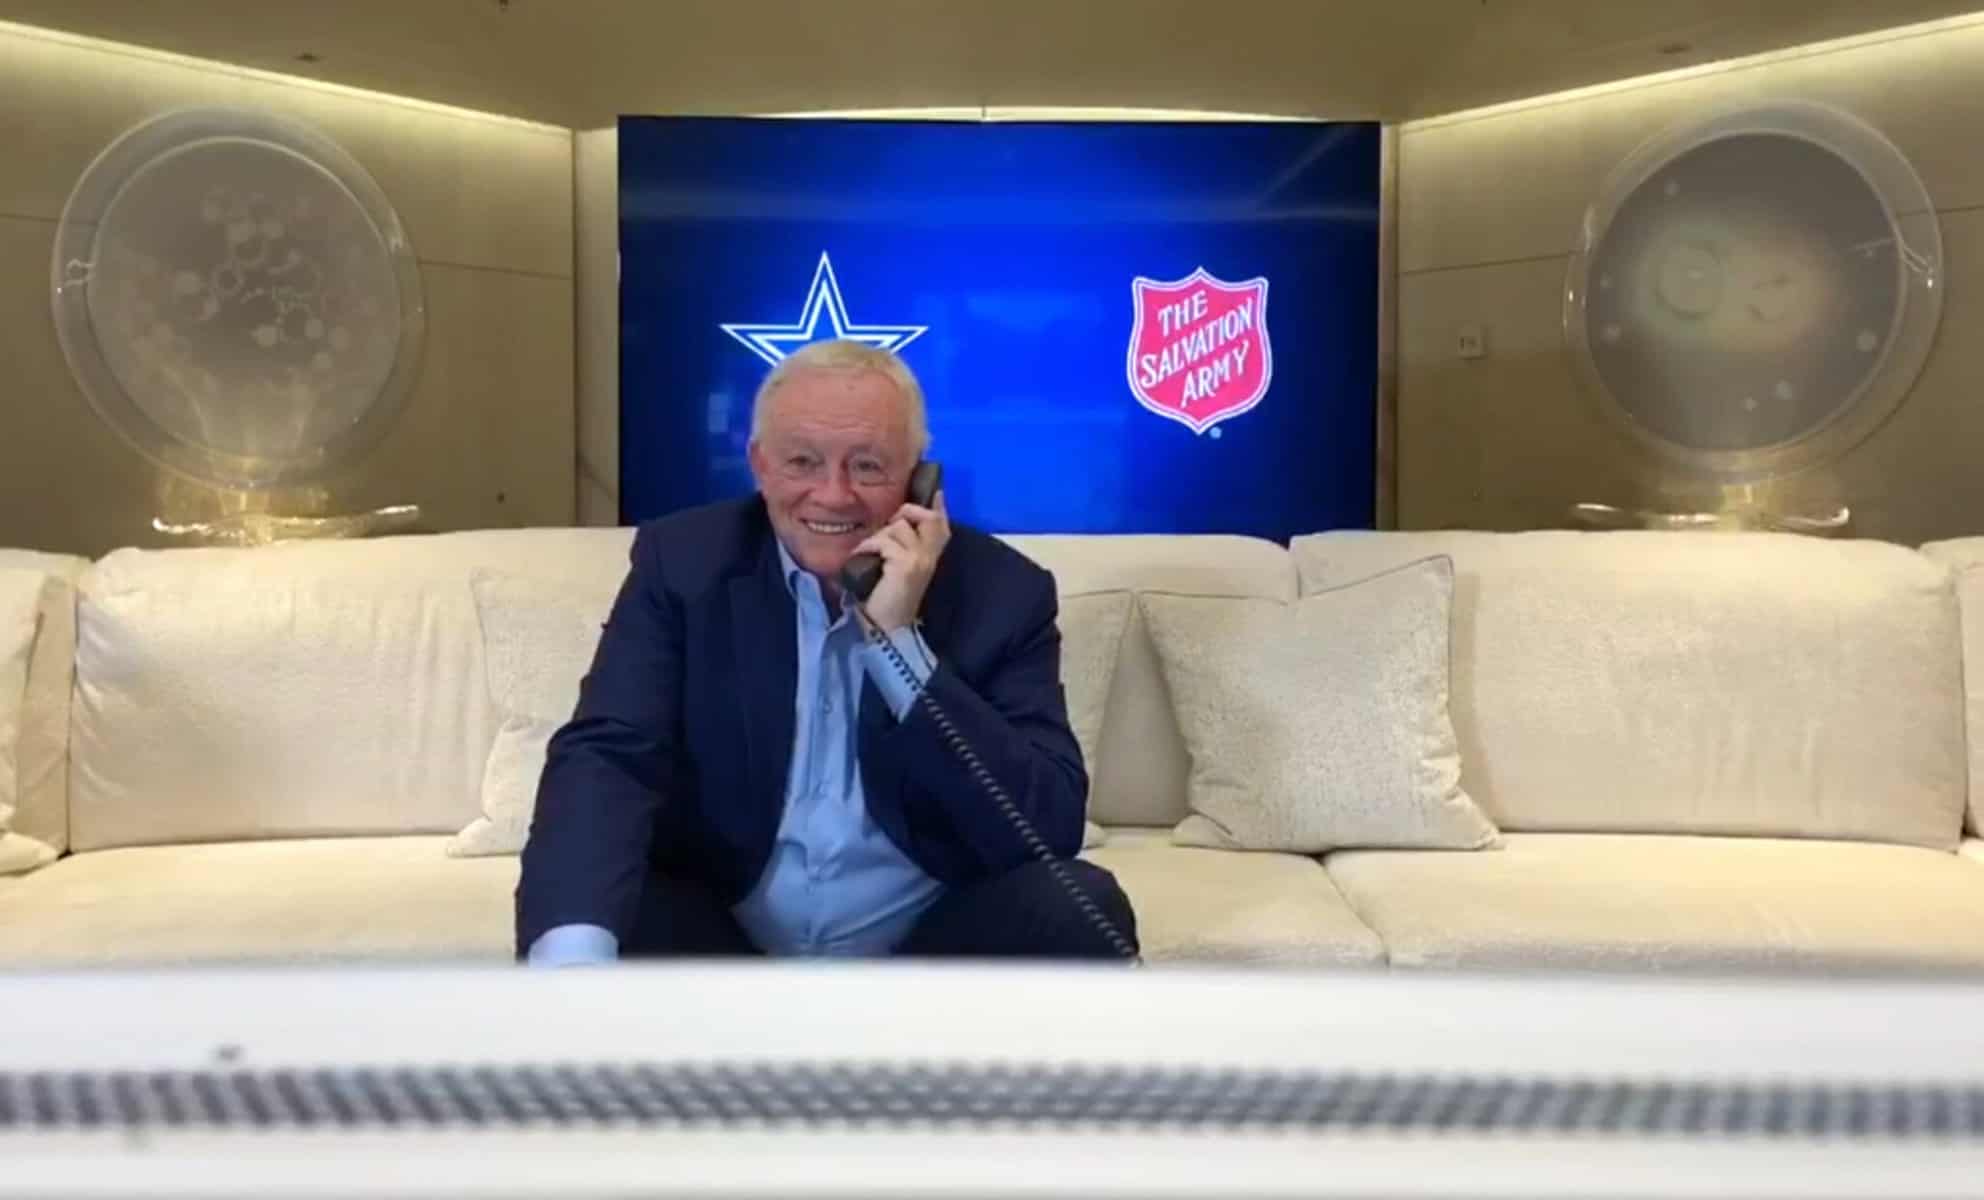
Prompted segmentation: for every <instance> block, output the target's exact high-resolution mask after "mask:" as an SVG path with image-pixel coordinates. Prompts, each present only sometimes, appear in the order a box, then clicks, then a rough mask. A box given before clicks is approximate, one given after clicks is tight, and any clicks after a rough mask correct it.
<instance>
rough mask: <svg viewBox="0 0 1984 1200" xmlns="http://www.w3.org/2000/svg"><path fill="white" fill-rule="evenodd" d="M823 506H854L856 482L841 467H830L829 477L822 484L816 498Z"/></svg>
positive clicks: (828, 469) (828, 470)
mask: <svg viewBox="0 0 1984 1200" xmlns="http://www.w3.org/2000/svg"><path fill="white" fill-rule="evenodd" d="M816 499H818V500H819V501H820V502H821V503H823V504H852V503H854V502H855V500H856V496H855V494H854V481H853V480H852V479H850V478H848V475H847V472H846V471H845V470H844V469H842V468H840V467H828V468H827V477H826V479H825V480H823V481H822V482H821V483H820V487H819V494H818V496H817V497H816Z"/></svg>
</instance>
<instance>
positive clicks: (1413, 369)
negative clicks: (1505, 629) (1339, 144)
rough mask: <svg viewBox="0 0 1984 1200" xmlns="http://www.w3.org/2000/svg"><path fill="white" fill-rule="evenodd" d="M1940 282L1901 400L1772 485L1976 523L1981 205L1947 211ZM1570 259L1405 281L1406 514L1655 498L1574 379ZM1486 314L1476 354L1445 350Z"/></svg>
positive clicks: (1808, 499) (1920, 524)
mask: <svg viewBox="0 0 1984 1200" xmlns="http://www.w3.org/2000/svg"><path fill="white" fill-rule="evenodd" d="M1942 220H1943V237H1944V250H1945V260H1946V266H1947V269H1948V277H1949V292H1948V295H1947V298H1946V300H1945V305H1944V309H1943V323H1942V326H1941V329H1940V332H1939V336H1938V338H1937V342H1936V346H1935V349H1934V351H1933V352H1932V353H1931V355H1930V358H1929V362H1928V365H1927V367H1926V368H1925V369H1924V371H1923V373H1922V376H1921V378H1920V379H1919V381H1918V382H1917V384H1916V386H1915V389H1914V390H1913V392H1911V394H1910V395H1909V397H1908V399H1907V401H1906V402H1905V403H1904V404H1903V405H1902V406H1901V408H1900V409H1899V410H1898V411H1897V412H1896V414H1895V415H1894V416H1893V417H1892V418H1891V419H1890V420H1889V421H1888V422H1887V423H1886V424H1885V425H1883V426H1882V427H1881V429H1880V430H1879V431H1877V432H1876V433H1875V434H1874V435H1873V436H1872V437H1871V438H1869V439H1868V440H1867V441H1866V442H1864V443H1862V444H1861V445H1860V447H1859V448H1857V449H1856V450H1854V451H1853V452H1852V453H1851V454H1849V455H1848V456H1847V457H1846V458H1845V459H1843V460H1842V461H1841V462H1840V464H1839V465H1838V468H1837V469H1835V470H1824V471H1820V470H1814V471H1808V472H1805V473H1804V474H1801V475H1799V476H1796V477H1793V478H1791V479H1787V480H1784V481H1781V482H1780V483H1778V484H1776V485H1774V487H1773V489H1772V494H1773V495H1774V496H1775V497H1777V498H1778V499H1779V501H1780V502H1781V503H1782V504H1783V505H1785V506H1786V507H1788V508H1791V509H1793V510H1796V511H1807V512H1819V511H1823V510H1824V509H1826V508H1828V507H1829V506H1831V505H1833V504H1837V503H1844V504H1846V505H1847V506H1848V507H1849V508H1851V509H1852V510H1853V513H1854V522H1853V526H1852V532H1854V533H1856V534H1858V535H1861V536H1866V537H1878V538H1883V539H1887V540H1891V541H1900V542H1907V543H1915V542H1921V541H1926V540H1929V539H1932V538H1944V537H1957V536H1963V535H1968V534H1976V533H1984V403H1980V402H1979V396H1980V394H1981V393H1984V383H1981V382H1980V381H1984V339H1980V338H1978V337H1975V336H1970V335H1969V332H1968V331H1972V330H1977V329H1984V210H1973V211H1969V212H1963V213H1953V214H1946V215H1945V216H1944V217H1943V219H1942ZM1566 266H1567V260H1566V259H1565V258H1562V257H1558V258H1550V259H1542V260H1537V261H1531V262H1520V263H1509V264H1498V265H1492V266H1482V267H1470V268H1464V269H1458V270H1450V271H1431V272H1424V273H1421V274H1417V275H1409V276H1407V277H1405V278H1404V279H1403V280H1401V281H1400V289H1399V314H1400V316H1399V357H1400V363H1399V380H1400V395H1399V493H1400V512H1399V517H1400V524H1401V526H1402V527H1403V528H1407V529H1437V528H1448V527H1454V528H1479V529H1525V528H1534V527H1539V526H1545V527H1548V526H1563V525H1567V524H1569V523H1570V521H1569V518H1568V514H1569V509H1570V506H1571V505H1573V504H1575V503H1578V502H1580V501H1599V502H1603V503H1617V504H1631V503H1647V502H1653V498H1652V497H1651V496H1649V495H1648V493H1647V492H1646V490H1645V489H1644V488H1643V487H1642V486H1641V485H1639V484H1637V483H1636V482H1635V481H1634V479H1633V478H1632V476H1631V474H1630V471H1629V467H1630V464H1631V463H1632V462H1633V461H1635V452H1634V450H1633V447H1632V446H1631V444H1630V443H1629V441H1628V440H1627V439H1626V438H1625V437H1624V436H1623V435H1622V434H1621V433H1619V432H1617V431H1616V430H1615V429H1614V428H1613V426H1612V424H1611V423H1610V421H1609V420H1607V419H1606V417H1605V415H1604V412H1603V410H1602V409H1601V408H1600V407H1599V406H1598V404H1597V403H1596V402H1595V401H1594V400H1593V399H1592V398H1590V397H1588V396H1587V395H1586V394H1585V393H1584V392H1583V391H1582V390H1581V389H1580V388H1579V386H1578V384H1577V381H1576V379H1575V378H1574V376H1573V374H1572V371H1571V367H1570V361H1571V360H1570V357H1569V355H1568V353H1567V352H1566V351H1565V349H1564V343H1563V335H1562V315H1561V314H1562V307H1561V306H1562V289H1563V282H1564V272H1565V269H1566ZM1470 324H1471V325H1478V326H1480V327H1481V328H1482V329H1483V330H1484V332H1485V334H1486V337H1487V343H1488V355H1487V357H1485V358H1480V359H1473V360H1463V359H1461V358H1460V357H1459V356H1458V354H1457V353H1456V352H1455V343H1456V340H1457V338H1458V336H1459V329H1460V327H1461V326H1463V325H1470Z"/></svg>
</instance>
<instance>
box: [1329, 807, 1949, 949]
mask: <svg viewBox="0 0 1984 1200" xmlns="http://www.w3.org/2000/svg"><path fill="white" fill-rule="evenodd" d="M1503 836H1504V845H1503V848H1502V850H1501V851H1500V852H1499V853H1496V854H1415V853H1402V852H1396V851H1382V850H1346V851H1342V852H1340V853H1337V854H1332V855H1330V856H1329V857H1328V858H1327V859H1326V860H1325V865H1326V866H1327V867H1328V868H1329V874H1330V878H1331V879H1332V880H1334V881H1335V882H1336V884H1337V886H1338V887H1339V888H1341V889H1342V890H1343V894H1344V896H1345V897H1346V898H1348V900H1349V901H1350V905H1351V907H1352V909H1354V910H1355V911H1356V912H1357V914H1358V915H1359V916H1360V917H1362V918H1363V919H1364V920H1365V921H1366V922H1367V923H1369V924H1370V925H1371V927H1372V928H1374V929H1376V930H1377V931H1378V934H1379V936H1381V937H1382V938H1383V939H1384V942H1385V946H1386V949H1387V950H1388V951H1389V952H1390V956H1391V962H1392V964H1393V965H1394V966H1400V967H1468V968H1480V969H1488V970H1495V969H1504V968H1532V967H1535V968H1550V969H1556V970H1583V969H1601V970H1613V969H1634V970H1647V969H1683V970H1702V971H1715V970H1735V969H1758V968H1822V969H1824V970H1827V971H1875V970H1895V969H1920V970H1945V969H1947V970H1965V971H1975V970H1977V969H1979V968H1984V866H1980V864H1979V863H1977V862H1974V861H1971V860H1970V859H1967V858H1964V857H1961V856H1959V855H1956V854H1952V853H1949V852H1948V851H1940V850H1928V849H1923V848H1921V847H1915V846H1892V845H1876V844H1869V843H1857V842H1827V841H1819V840H1801V839H1780V838H1721V837H1663V836H1654V835H1616V834H1549V833H1532V834H1517V833H1510V834H1505V835H1503Z"/></svg>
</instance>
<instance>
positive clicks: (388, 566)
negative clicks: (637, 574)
mask: <svg viewBox="0 0 1984 1200" xmlns="http://www.w3.org/2000/svg"><path fill="white" fill-rule="evenodd" d="M631 540H632V531H631V530H626V529H541V530H496V531H480V532H473V533H454V534H439V535H431V536H416V537H396V538H383V539H378V540H365V541H348V542H346V541H336V542H333V541H324V542H293V543H287V544H282V545H276V546H269V547H261V548H255V549H187V550H162V551H141V550H120V551H117V552H115V553H112V554H111V555H109V556H107V557H106V558H104V559H103V560H102V561H101V562H99V563H98V564H97V566H96V567H95V568H94V569H93V570H92V571H91V572H90V573H89V575H88V576H87V577H86V578H85V580H84V584H83V596H82V601H81V604H80V608H79V614H78V619H79V638H78V646H77V653H76V672H77V678H76V688H75V703H74V717H73V729H72V734H73V746H74V749H73V763H72V765H73V771H74V774H73V779H72V787H71V800H72V803H71V813H70V815H71V837H72V843H73V845H74V846H75V848H76V849H79V850H92V849H99V848H103V847H109V846H123V845H135V844H151V843H161V842H193V841H222V840H233V839H246V838H267V837H310V836H325V835H337V834H374V833H377V834H387V833H453V832H454V831H456V830H458V829H460V828H461V827H462V826H463V825H465V824H466V823H467V822H468V821H470V820H471V819H473V818H474V817H475V816H476V814H477V812H478V811H479V795H480V790H481V785H482V778H483V771H484V768H485V763H486V760H487V758H488V754H489V749H490V746H491V744H492V742H493V741H494V738H495V734H496V729H497V727H498V725H499V724H500V723H501V714H500V712H499V711H498V710H497V708H496V706H495V705H494V703H493V702H492V700H491V697H490V694H489V685H488V679H487V672H486V670H485V667H484V658H483V650H482V637H481V631H480V628H479V626H478V623H477V618H476V610H475V603H474V599H473V597H472V595H471V593H470V590H469V576H470V573H471V571H473V570H474V569H475V568H477V567H490V568H496V569H503V570H510V571H515V572H518V573H525V574H531V575H538V576H550V577H552V578H576V577H583V578H589V579H594V580H599V581H603V584H602V586H605V587H607V588H611V587H613V586H615V585H616V584H617V582H618V580H619V578H620V577H621V576H623V575H624V574H625V573H626V569H627V553H628V548H629V546H630V544H631Z"/></svg>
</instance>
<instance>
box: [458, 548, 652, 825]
mask: <svg viewBox="0 0 1984 1200" xmlns="http://www.w3.org/2000/svg"><path fill="white" fill-rule="evenodd" d="M469 587H470V589H471V590H472V591H473V592H474V593H475V611H476V615H477V616H478V617H479V618H480V619H481V621H482V653H483V659H484V662H485V663H486V666H487V670H488V674H489V697H490V699H491V700H492V701H493V702H494V703H495V704H496V706H497V708H499V709H501V710H502V713H503V724H502V726H501V727H500V728H498V729H497V731H496V741H495V743H494V744H493V745H491V746H490V749H489V761H488V763H487V764H486V765H485V767H484V769H483V775H482V815H481V816H480V817H478V818H476V819H475V820H474V821H472V822H470V823H469V825H468V826H467V827H466V828H464V829H463V830H462V831H461V832H460V833H458V834H456V835H455V837H454V840H453V841H451V842H450V843H449V844H448V853H449V854H450V855H453V856H455V857H457V858H473V857H477V856H480V855H488V854H518V853H521V852H522V851H523V848H524V841H525V839H526V838H528V837H529V836H530V819H531V813H532V811H533V810H534V809H535V808H536V806H537V784H538V780H539V778H540V777H541V776H542V775H543V774H544V756H545V751H546V750H547V749H548V748H549V746H550V743H551V735H552V734H554V733H557V732H558V729H559V727H560V726H562V725H564V724H565V722H567V721H569V720H571V717H572V711H573V710H574V709H576V708H577V707H578V704H579V684H580V683H581V681H583V680H584V679H585V674H586V670H587V669H588V668H589V667H591V666H592V656H593V651H594V650H595V649H596V648H597V647H598V645H599V631H600V629H601V627H603V626H604V625H605V624H606V616H607V613H608V612H609V611H611V610H612V608H613V597H614V595H615V592H616V591H617V590H618V589H617V587H616V588H615V589H614V590H612V591H608V590H601V589H599V588H598V587H596V586H593V585H587V586H578V585H573V584H562V583H553V582H550V581H547V580H539V579H531V578H527V577H524V576H520V575H508V574H504V573H502V572H499V571H492V570H488V569H478V570H475V571H472V572H470V574H469Z"/></svg>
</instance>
